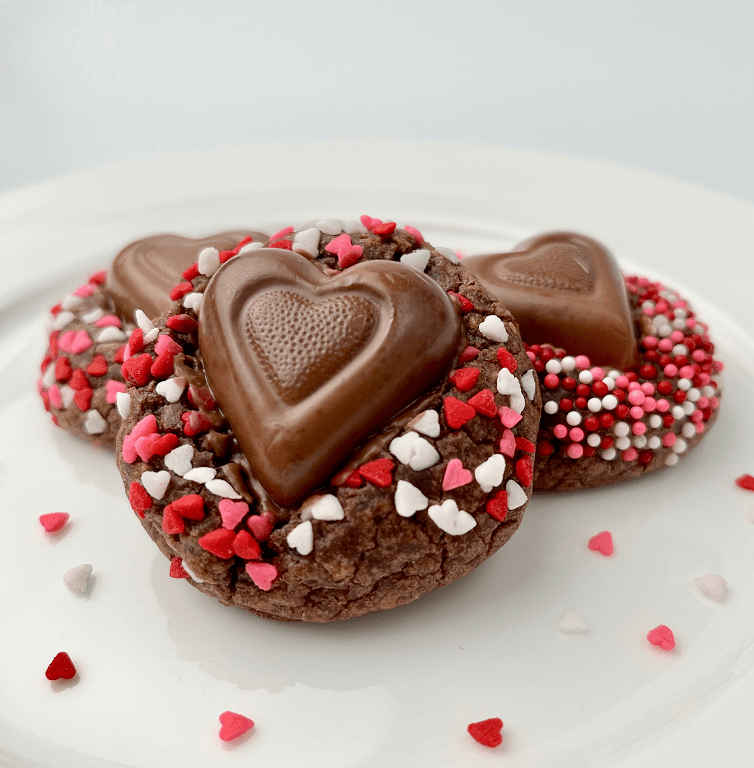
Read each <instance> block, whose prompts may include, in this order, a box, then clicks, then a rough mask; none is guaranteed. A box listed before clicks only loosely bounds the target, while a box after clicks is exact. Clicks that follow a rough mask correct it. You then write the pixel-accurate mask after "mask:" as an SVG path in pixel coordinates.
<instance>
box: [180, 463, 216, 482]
mask: <svg viewBox="0 0 754 768" xmlns="http://www.w3.org/2000/svg"><path fill="white" fill-rule="evenodd" d="M216 475H217V470H216V469H214V468H213V467H194V468H193V469H190V470H189V471H188V472H186V474H185V475H184V476H183V479H184V480H190V481H191V482H192V483H200V484H201V485H205V484H206V483H208V482H209V481H210V480H214V479H215V476H216Z"/></svg>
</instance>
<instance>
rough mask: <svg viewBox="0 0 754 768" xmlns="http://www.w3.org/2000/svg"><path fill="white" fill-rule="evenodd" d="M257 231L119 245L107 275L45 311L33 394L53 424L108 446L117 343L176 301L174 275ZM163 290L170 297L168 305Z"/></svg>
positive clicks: (115, 417) (116, 422)
mask: <svg viewBox="0 0 754 768" xmlns="http://www.w3.org/2000/svg"><path fill="white" fill-rule="evenodd" d="M266 237H267V236H266V235H263V234H262V233H260V232H248V231H245V230H240V231H232V232H223V233H220V234H217V235H211V236H209V237H206V238H200V239H192V238H187V237H182V236H180V235H172V234H166V235H155V236H152V237H147V238H143V239H141V240H137V241H135V242H133V243H131V244H129V245H128V246H126V247H125V248H124V249H123V250H122V251H121V252H120V253H119V254H118V255H117V256H116V258H115V261H114V262H113V265H112V267H111V269H110V271H109V273H108V271H107V270H102V271H100V272H97V273H95V274H94V275H92V276H91V277H90V278H89V280H88V281H87V282H86V283H85V284H84V285H82V286H79V287H78V288H77V289H76V290H75V291H74V292H73V293H71V294H70V295H69V296H66V297H65V298H64V299H63V300H62V301H61V302H60V303H59V304H57V305H55V306H54V307H53V308H52V310H51V312H50V323H49V325H50V328H49V331H50V333H49V337H48V349H47V353H46V355H45V357H44V360H43V361H42V366H41V367H42V376H41V378H40V379H39V383H38V388H39V393H40V395H41V397H42V401H43V403H44V406H45V408H46V409H47V410H48V411H49V412H50V413H51V415H52V418H53V421H54V422H55V423H56V424H58V425H59V426H61V427H63V428H64V429H67V430H70V431H71V432H73V433H74V434H76V435H78V436H79V437H83V438H85V439H86V440H89V441H90V442H92V443H96V444H99V445H103V446H108V447H112V446H113V445H114V444H115V437H116V435H117V433H118V428H119V427H120V421H121V414H120V413H119V411H118V408H117V400H118V394H119V393H124V392H125V391H126V386H125V384H124V383H123V377H122V375H121V370H120V367H121V364H122V363H123V361H124V359H125V354H126V347H125V346H124V345H125V342H126V341H127V339H128V336H129V334H130V333H131V332H132V331H133V330H134V329H135V328H137V327H139V328H140V329H141V330H142V332H143V333H146V334H148V333H149V330H150V329H151V327H152V325H151V322H150V320H149V318H150V317H153V316H157V315H160V314H163V313H164V312H166V311H167V310H168V308H169V307H170V305H171V304H172V298H176V297H180V295H181V291H182V290H183V288H182V287H181V286H176V283H177V282H178V281H179V280H180V278H181V275H182V273H183V272H184V271H185V270H187V269H188V268H190V267H191V266H192V265H194V264H195V263H196V261H197V258H198V257H199V254H200V253H201V252H202V251H203V250H204V249H205V248H208V247H214V248H219V249H220V250H223V249H231V250H233V249H237V247H238V245H239V243H243V244H245V243H249V242H252V240H256V241H257V242H260V241H262V240H265V239H266ZM171 291H172V292H174V295H173V297H172V298H171Z"/></svg>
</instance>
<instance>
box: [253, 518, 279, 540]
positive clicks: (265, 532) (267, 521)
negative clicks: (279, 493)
mask: <svg viewBox="0 0 754 768" xmlns="http://www.w3.org/2000/svg"><path fill="white" fill-rule="evenodd" d="M246 525H248V526H249V530H250V531H251V532H252V533H253V534H254V538H255V539H256V540H257V541H267V539H269V538H270V534H271V533H272V529H273V528H274V527H275V521H274V520H273V518H272V516H271V515H266V514H264V515H252V516H251V517H250V518H249V519H248V520H247V522H246Z"/></svg>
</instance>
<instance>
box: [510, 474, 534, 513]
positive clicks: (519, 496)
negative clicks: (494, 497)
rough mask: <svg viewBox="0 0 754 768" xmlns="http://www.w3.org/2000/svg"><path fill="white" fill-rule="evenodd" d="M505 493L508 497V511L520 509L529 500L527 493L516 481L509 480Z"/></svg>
mask: <svg viewBox="0 0 754 768" xmlns="http://www.w3.org/2000/svg"><path fill="white" fill-rule="evenodd" d="M505 493H506V495H507V496H508V509H518V508H519V507H521V506H523V505H524V504H526V502H527V501H528V500H529V499H528V497H527V495H526V491H525V490H524V489H523V488H522V487H521V486H520V485H519V484H518V483H517V482H516V481H515V480H508V482H507V483H506V484H505Z"/></svg>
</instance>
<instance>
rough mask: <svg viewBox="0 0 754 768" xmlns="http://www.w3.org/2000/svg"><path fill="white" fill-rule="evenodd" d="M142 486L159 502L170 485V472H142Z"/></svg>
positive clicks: (162, 470) (163, 470) (164, 470)
mask: <svg viewBox="0 0 754 768" xmlns="http://www.w3.org/2000/svg"><path fill="white" fill-rule="evenodd" d="M141 484H142V485H143V486H144V488H145V490H146V492H147V493H148V494H149V495H150V496H151V497H152V498H153V499H157V501H159V500H160V499H161V498H162V497H163V496H164V495H165V491H167V489H168V486H169V485H170V472H168V471H167V470H166V469H161V470H160V471H159V472H142V473H141Z"/></svg>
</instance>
